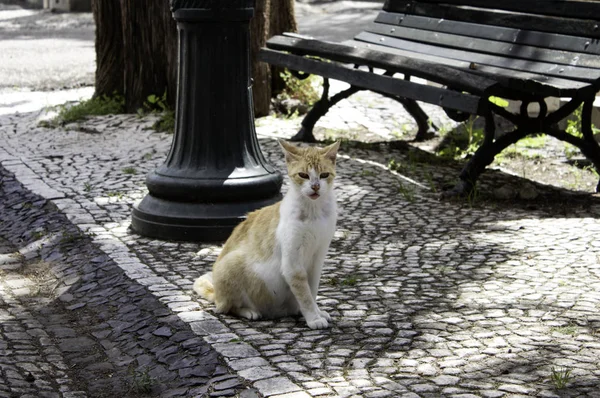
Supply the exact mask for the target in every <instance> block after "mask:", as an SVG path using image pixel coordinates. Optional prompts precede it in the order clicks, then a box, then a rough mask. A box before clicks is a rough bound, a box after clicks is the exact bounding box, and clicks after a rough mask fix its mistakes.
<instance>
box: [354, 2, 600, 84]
mask: <svg viewBox="0 0 600 398" xmlns="http://www.w3.org/2000/svg"><path fill="white" fill-rule="evenodd" d="M383 10H384V11H383V12H381V13H380V14H379V16H378V17H377V19H376V21H375V23H374V24H372V25H371V26H370V27H369V28H368V29H367V30H366V31H365V32H363V33H361V34H360V35H358V36H357V37H356V38H355V40H358V41H361V42H367V43H373V44H377V45H383V46H386V47H389V48H392V49H399V50H400V51H403V52H406V51H409V52H413V53H419V54H423V59H427V57H430V58H432V57H438V58H445V59H452V60H458V61H461V62H470V63H472V65H473V69H475V68H477V67H478V66H479V65H481V66H488V67H493V68H503V69H508V70H515V71H524V72H525V71H526V72H531V73H534V74H537V75H544V76H548V77H553V78H563V79H572V80H578V81H582V82H593V81H596V80H597V79H598V78H600V0H596V1H584V0H545V1H539V0H538V1H535V0H503V1H497V2H495V1H494V2H492V1H489V0H460V1H459V0H444V1H434V0H387V1H386V3H385V5H384V7H383ZM532 61H533V62H532Z"/></svg>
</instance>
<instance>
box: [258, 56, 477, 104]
mask: <svg viewBox="0 0 600 398" xmlns="http://www.w3.org/2000/svg"><path fill="white" fill-rule="evenodd" d="M259 58H260V59H261V61H264V62H268V63H270V64H273V65H278V66H282V67H285V68H288V69H292V70H297V71H304V72H307V73H312V74H316V75H319V76H323V77H326V78H329V79H337V80H341V81H344V82H347V83H349V84H352V85H354V86H356V87H360V88H364V89H367V90H372V91H376V92H382V93H387V94H390V95H398V93H402V97H403V98H410V99H415V100H419V101H424V102H428V103H430V104H434V105H439V106H441V107H445V108H451V109H455V110H457V111H461V112H467V113H471V114H478V115H481V114H483V111H482V110H481V109H480V106H479V104H480V98H479V97H478V96H474V95H470V94H464V93H461V92H455V91H448V90H446V89H443V88H438V87H433V86H428V85H424V84H418V83H415V82H411V81H407V80H403V79H397V78H394V77H389V76H383V75H379V74H375V73H372V72H367V71H363V70H359V69H351V68H349V67H340V65H339V64H335V63H331V62H324V61H319V60H315V59H310V58H305V57H302V56H299V55H294V54H288V53H283V52H280V51H274V50H270V49H262V50H260V53H259Z"/></svg>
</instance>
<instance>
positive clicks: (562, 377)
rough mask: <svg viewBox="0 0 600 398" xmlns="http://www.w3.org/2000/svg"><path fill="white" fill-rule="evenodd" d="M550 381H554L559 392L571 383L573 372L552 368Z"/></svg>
mask: <svg viewBox="0 0 600 398" xmlns="http://www.w3.org/2000/svg"><path fill="white" fill-rule="evenodd" d="M550 380H552V383H553V384H554V388H556V389H557V390H562V389H563V388H565V387H566V386H567V384H569V381H571V370H570V369H564V368H562V369H557V368H552V373H551V374H550Z"/></svg>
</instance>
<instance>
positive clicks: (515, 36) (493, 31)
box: [375, 11, 600, 54]
mask: <svg viewBox="0 0 600 398" xmlns="http://www.w3.org/2000/svg"><path fill="white" fill-rule="evenodd" d="M375 22H376V23H381V24H385V25H391V26H394V27H395V26H404V27H407V28H415V29H422V30H426V31H432V32H441V33H451V34H456V35H461V36H468V37H474V38H480V39H489V40H496V41H500V42H504V43H513V44H522V45H529V46H536V47H543V48H550V49H555V50H566V51H574V52H582V53H588V54H600V41H597V40H592V39H590V38H586V37H576V36H570V35H563V34H557V33H548V32H539V31H533V30H523V29H516V28H509V27H504V26H490V25H482V24H478V23H472V22H462V21H453V20H449V19H445V18H437V17H434V18H431V17H422V16H417V15H409V14H398V13H391V12H385V11H382V12H380V13H379V15H378V16H377V18H376V19H375ZM390 30H391V28H390Z"/></svg>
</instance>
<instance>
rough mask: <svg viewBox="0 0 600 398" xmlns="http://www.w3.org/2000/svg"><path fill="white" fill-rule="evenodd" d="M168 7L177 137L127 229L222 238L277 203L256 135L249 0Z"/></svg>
mask: <svg viewBox="0 0 600 398" xmlns="http://www.w3.org/2000/svg"><path fill="white" fill-rule="evenodd" d="M171 10H172V12H173V17H174V18H175V20H176V21H177V27H178V31H179V77H178V79H179V80H178V92H177V110H176V122H175V136H174V138H173V143H172V145H171V150H170V152H169V154H168V156H167V159H166V161H165V163H164V164H163V165H162V166H160V167H159V168H158V169H156V170H154V171H153V172H151V173H150V174H149V175H148V177H147V179H146V185H147V186H148V190H149V194H148V195H147V196H146V197H145V198H144V199H143V200H142V201H141V202H140V204H139V205H138V206H136V207H135V208H134V209H133V215H132V223H131V226H132V228H133V229H134V230H135V231H137V232H139V233H140V234H142V235H146V236H150V237H156V238H161V239H172V240H199V241H220V240H224V239H226V238H227V237H228V236H229V234H230V233H231V231H232V230H233V228H234V227H235V226H236V225H237V224H238V223H239V222H240V221H242V220H243V218H244V215H245V214H246V213H247V212H248V211H251V210H255V209H258V208H260V207H263V206H266V205H269V204H271V203H274V202H276V201H277V200H279V199H280V198H281V194H280V188H281V183H282V176H281V174H280V173H279V172H277V171H276V170H275V169H274V168H273V167H272V166H271V165H269V163H267V161H266V160H265V158H264V157H263V155H262V153H261V150H260V147H259V145H258V141H257V138H256V131H255V130H254V111H253V105H252V87H251V80H250V57H249V38H250V33H249V21H250V18H251V17H252V15H253V12H254V1H253V0H172V1H171Z"/></svg>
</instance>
